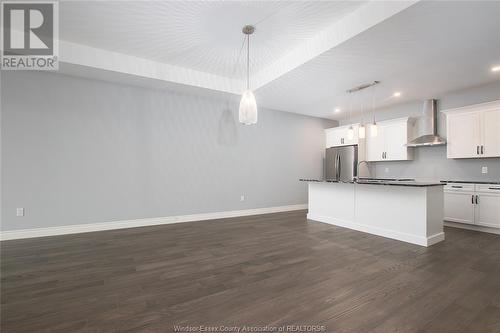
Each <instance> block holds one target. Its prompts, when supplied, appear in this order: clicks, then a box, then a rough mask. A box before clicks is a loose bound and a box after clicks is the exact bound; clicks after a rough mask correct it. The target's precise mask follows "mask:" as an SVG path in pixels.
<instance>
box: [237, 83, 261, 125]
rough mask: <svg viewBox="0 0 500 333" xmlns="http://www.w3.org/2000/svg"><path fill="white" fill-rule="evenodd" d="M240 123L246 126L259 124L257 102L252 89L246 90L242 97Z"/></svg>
mask: <svg viewBox="0 0 500 333" xmlns="http://www.w3.org/2000/svg"><path fill="white" fill-rule="evenodd" d="M239 121H240V123H243V124H245V125H253V124H256V123H257V102H256V101H255V96H254V94H253V92H252V91H251V90H250V89H247V90H245V92H244V93H243V95H242V96H241V101H240V110H239Z"/></svg>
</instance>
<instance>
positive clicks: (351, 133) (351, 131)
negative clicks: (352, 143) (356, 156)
mask: <svg viewBox="0 0 500 333" xmlns="http://www.w3.org/2000/svg"><path fill="white" fill-rule="evenodd" d="M351 94H352V93H351V92H350V93H349V123H350V124H351V125H349V128H348V129H347V139H348V140H352V139H354V128H352V118H351V109H352V98H351V97H352V96H351Z"/></svg>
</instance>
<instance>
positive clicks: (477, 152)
mask: <svg viewBox="0 0 500 333" xmlns="http://www.w3.org/2000/svg"><path fill="white" fill-rule="evenodd" d="M476 154H477V155H479V146H476Z"/></svg>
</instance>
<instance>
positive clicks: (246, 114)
mask: <svg viewBox="0 0 500 333" xmlns="http://www.w3.org/2000/svg"><path fill="white" fill-rule="evenodd" d="M242 31H243V33H244V34H245V35H246V39H247V89H246V90H245V91H244V92H243V95H242V96H241V101H240V109H239V121H240V123H243V124H245V125H253V124H256V123H257V102H256V101H255V96H254V94H253V92H252V91H251V90H250V35H251V34H253V32H254V31H255V28H254V27H253V26H251V25H246V26H244V27H243V29H242Z"/></svg>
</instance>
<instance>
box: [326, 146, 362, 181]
mask: <svg viewBox="0 0 500 333" xmlns="http://www.w3.org/2000/svg"><path fill="white" fill-rule="evenodd" d="M357 167H358V146H357V145H352V146H342V147H331V148H327V149H326V156H325V179H326V180H330V181H340V182H349V181H352V180H354V178H355V177H357V169H358V168H357Z"/></svg>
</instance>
